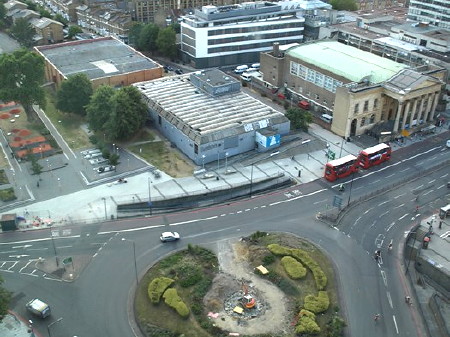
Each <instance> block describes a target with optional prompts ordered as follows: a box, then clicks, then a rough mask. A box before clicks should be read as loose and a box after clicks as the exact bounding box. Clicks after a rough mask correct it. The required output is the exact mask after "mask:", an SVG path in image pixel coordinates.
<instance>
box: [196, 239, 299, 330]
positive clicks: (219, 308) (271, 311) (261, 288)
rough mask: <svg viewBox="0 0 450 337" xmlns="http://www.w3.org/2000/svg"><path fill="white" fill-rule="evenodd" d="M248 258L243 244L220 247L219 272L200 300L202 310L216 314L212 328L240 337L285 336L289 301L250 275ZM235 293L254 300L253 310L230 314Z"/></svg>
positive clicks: (288, 315)
mask: <svg viewBox="0 0 450 337" xmlns="http://www.w3.org/2000/svg"><path fill="white" fill-rule="evenodd" d="M249 254H250V250H249V249H248V246H247V245H246V244H245V243H242V242H234V243H232V242H226V243H225V242H224V243H221V245H220V249H219V255H218V259H219V263H220V270H221V272H220V273H219V274H218V275H217V276H216V277H215V279H214V282H213V285H212V287H211V289H210V291H209V292H208V293H207V294H206V296H205V297H204V300H203V302H204V305H205V308H206V310H207V311H210V312H214V313H217V314H218V315H217V318H213V319H214V324H215V325H216V326H218V327H220V328H221V329H223V330H227V331H230V332H236V333H240V334H244V335H257V334H263V333H277V334H278V335H281V334H283V333H287V331H286V330H287V329H289V326H290V325H289V321H288V318H289V317H291V314H290V310H291V308H290V306H289V304H288V303H289V300H288V298H287V297H286V295H285V294H284V293H283V292H282V291H281V290H280V289H279V288H278V287H276V286H275V285H274V284H273V283H271V282H269V281H266V280H264V279H262V278H260V277H259V276H258V275H256V274H255V273H254V272H253V268H252V267H251V266H250V264H249V263H248V257H249ZM239 292H240V293H241V294H242V296H244V295H245V293H247V292H248V293H250V294H251V295H252V296H254V297H255V300H256V306H255V308H254V309H246V311H248V313H247V314H246V313H243V314H238V313H234V312H233V308H234V306H240V301H239V298H238V297H239V296H238V297H236V293H239ZM230 298H231V302H230ZM233 299H236V300H233ZM233 301H234V302H236V303H235V304H234V303H233ZM225 303H227V304H226V305H225ZM261 306H263V308H261ZM230 307H231V308H230Z"/></svg>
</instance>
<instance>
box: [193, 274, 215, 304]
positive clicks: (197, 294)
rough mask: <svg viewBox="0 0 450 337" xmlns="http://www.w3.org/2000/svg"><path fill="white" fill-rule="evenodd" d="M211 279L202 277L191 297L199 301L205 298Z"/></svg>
mask: <svg viewBox="0 0 450 337" xmlns="http://www.w3.org/2000/svg"><path fill="white" fill-rule="evenodd" d="M211 284H212V279H211V278H208V277H206V276H205V277H203V278H202V279H201V280H200V281H199V282H198V283H197V284H196V285H195V287H194V290H193V292H192V296H193V297H194V298H198V299H199V300H200V301H201V299H202V298H203V297H205V295H206V293H207V292H208V290H209V288H210V287H211Z"/></svg>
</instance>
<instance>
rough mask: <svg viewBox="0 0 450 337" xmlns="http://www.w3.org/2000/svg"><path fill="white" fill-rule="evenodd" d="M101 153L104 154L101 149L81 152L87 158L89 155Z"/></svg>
mask: <svg viewBox="0 0 450 337" xmlns="http://www.w3.org/2000/svg"><path fill="white" fill-rule="evenodd" d="M100 152H102V151H100V149H89V150H84V151H81V155H83V156H85V155H88V154H93V153H100Z"/></svg>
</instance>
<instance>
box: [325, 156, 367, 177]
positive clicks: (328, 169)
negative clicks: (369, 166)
mask: <svg viewBox="0 0 450 337" xmlns="http://www.w3.org/2000/svg"><path fill="white" fill-rule="evenodd" d="M358 169H359V166H358V158H356V157H355V156H354V155H352V154H349V155H348V156H345V157H342V158H339V159H335V160H332V161H329V162H328V163H327V164H326V165H325V175H324V177H325V179H327V180H329V181H335V180H336V179H338V178H343V177H347V176H349V175H350V174H352V173H354V172H357V171H358Z"/></svg>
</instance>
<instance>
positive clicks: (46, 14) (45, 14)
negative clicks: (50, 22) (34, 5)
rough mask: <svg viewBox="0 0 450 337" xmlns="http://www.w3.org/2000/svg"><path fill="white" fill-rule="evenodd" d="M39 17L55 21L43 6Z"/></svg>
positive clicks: (40, 8)
mask: <svg viewBox="0 0 450 337" xmlns="http://www.w3.org/2000/svg"><path fill="white" fill-rule="evenodd" d="M39 15H40V16H41V17H44V18H48V19H53V15H52V14H51V13H50V12H49V11H48V10H46V9H45V8H44V7H42V6H39Z"/></svg>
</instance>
